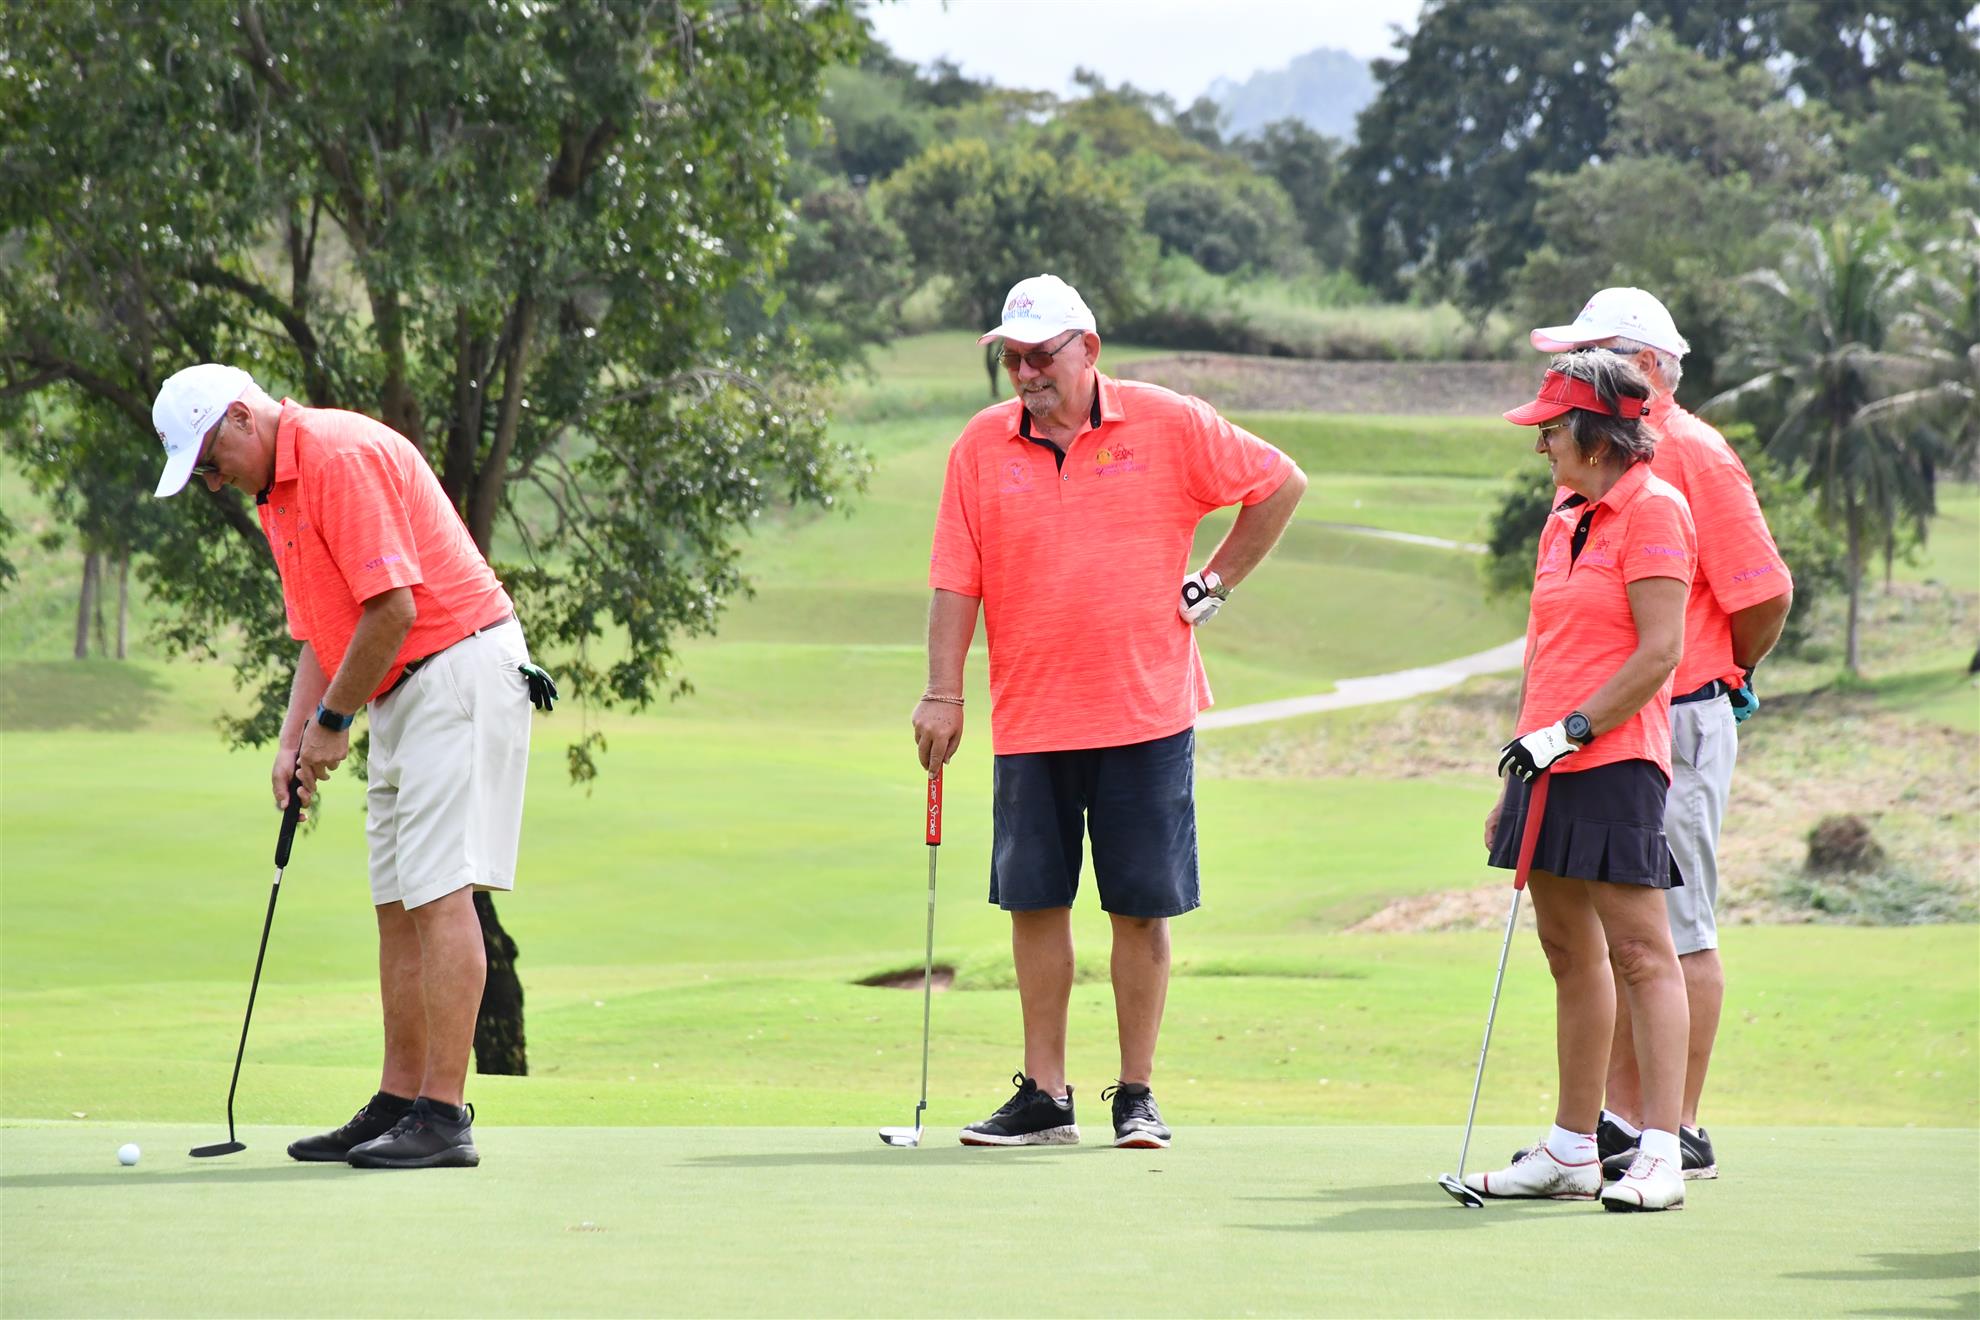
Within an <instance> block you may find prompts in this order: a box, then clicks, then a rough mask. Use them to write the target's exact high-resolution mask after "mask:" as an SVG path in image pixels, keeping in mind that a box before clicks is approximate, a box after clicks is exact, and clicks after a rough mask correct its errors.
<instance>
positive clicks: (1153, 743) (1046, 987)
mask: <svg viewBox="0 0 1980 1320" xmlns="http://www.w3.org/2000/svg"><path fill="white" fill-rule="evenodd" d="M992 339H1001V340H1003V344H1004V348H1003V364H1004V369H1005V371H1006V372H1008V373H1009V375H1010V378H1011V383H1012V385H1013V386H1015V388H1016V396H1017V397H1016V398H1014V399H1010V400H1007V401H1005V402H1004V403H1000V404H996V405H993V406H992V407H989V408H986V409H984V410H983V411H982V412H980V413H978V414H977V415H976V417H975V418H973V419H972V420H971V421H970V423H969V425H968V426H967V427H965V428H964V430H963V433H962V436H961V437H960V438H959V439H958V440H957V441H956V443H955V445H954V447H953V448H952V449H951V450H950V451H949V463H948V472H947V476H946V478H945V481H944V485H943V491H942V504H941V509H940V511H939V513H938V514H937V516H936V522H935V538H934V551H933V554H932V556H931V561H930V569H929V585H930V586H931V587H932V588H933V590H934V599H933V600H932V602H931V603H930V605H929V612H928V689H927V691H926V692H925V693H924V694H923V696H922V698H921V701H920V702H919V703H918V704H917V705H916V706H915V710H914V733H915V743H916V747H917V751H918V754H919V757H920V761H921V765H922V768H923V769H925V770H928V771H930V772H931V773H932V772H933V771H934V770H936V769H937V768H939V767H940V766H942V765H943V764H944V763H946V762H947V761H948V760H949V758H950V757H951V756H953V755H954V754H955V750H956V747H957V744H958V743H959V742H960V741H961V739H962V726H963V696H962V692H963V661H964V658H965V657H966V655H967V654H968V651H969V644H970V639H971V636H972V635H973V634H974V633H975V631H976V615H977V610H978V607H979V605H980V606H981V609H982V611H983V620H984V628H985V632H986V634H987V637H988V641H989V651H990V701H991V707H990V733H991V742H992V746H993V750H994V752H995V757H996V763H995V787H994V798H995V805H994V816H995V829H994V842H993V852H992V859H991V867H990V901H991V902H993V903H996V904H997V905H998V906H999V907H1002V908H1003V909H1004V910H1005V911H1007V912H1009V913H1010V914H1011V951H1012V957H1013V960H1014V962H1015V964H1016V969H1017V980H1018V996H1019V999H1020V1001H1021V1004H1022V1009H1023V1017H1024V1070H1023V1072H1022V1073H1020V1074H1019V1075H1018V1077H1017V1078H1015V1079H1014V1080H1015V1081H1016V1082H1017V1085H1018V1090H1017V1093H1016V1094H1015V1095H1014V1096H1012V1097H1011V1099H1010V1100H1009V1101H1008V1102H1007V1103H1006V1104H1005V1105H1004V1106H1003V1107H1002V1108H1001V1109H999V1110H998V1111H997V1112H996V1113H995V1114H993V1115H992V1116H991V1117H989V1118H987V1119H985V1120H983V1121H982V1122H980V1123H972V1124H970V1125H969V1126H968V1127H966V1128H964V1129H963V1131H962V1134H961V1136H962V1141H963V1144H965V1145H980V1146H1028V1145H1064V1144H1071V1143H1073V1142H1076V1141H1078V1140H1079V1126H1078V1123H1077V1122H1076V1120H1075V1117H1074V1112H1073V1098H1072V1087H1071V1086H1069V1085H1068V1084H1067V1082H1066V1061H1065V1054H1066V1018H1067V1009H1068V1005H1069V1003H1070V1000H1071V995H1072V985H1073V938H1072V904H1073V899H1074V897H1075V895H1076V894H1077V892H1078V887H1079V873H1080V862H1081V850H1082V835H1083V834H1090V835H1091V838H1092V846H1093V869H1094V877H1095V882H1096V884H1097V885H1098V887H1099V890H1100V904H1101V906H1102V907H1103V908H1104V909H1105V910H1106V911H1107V913H1108V916H1109V918H1110V920H1111V923H1112V927H1113V961H1112V971H1113V986H1114V1010H1115V1016H1116V1021H1117V1024H1118V1027H1119V1032H1120V1051H1121V1056H1120V1057H1121V1066H1120V1075H1119V1079H1118V1082H1117V1084H1116V1085H1115V1086H1114V1087H1113V1088H1111V1089H1110V1091H1108V1092H1103V1093H1102V1097H1101V1098H1102V1099H1109V1098H1111V1099H1112V1101H1113V1120H1114V1144H1115V1145H1117V1146H1145V1147H1163V1146H1167V1145H1168V1144H1169V1141H1170V1132H1169V1129H1168V1128H1167V1127H1165V1126H1164V1125H1163V1123H1162V1116H1161V1112H1160V1111H1159V1110H1158V1109H1157V1108H1156V1105H1155V1097H1154V1093H1153V1091H1152V1090H1151V1089H1150V1080H1151V1076H1152V1074H1153V1070H1154V1064H1155V1043H1156V1037H1157V1035H1158V1034H1159V1032H1160V1030H1161V1025H1162V1010H1163V1007H1164V1004H1165V1002H1166V1000H1167V996H1168V985H1169V928H1168V927H1169V918H1171V917H1174V916H1178V915H1180V914H1182V913H1184V912H1188V911H1190V910H1191V909H1193V908H1195V907H1197V906H1198V905H1199V902H1200V900H1199V897H1198V890H1197V867H1196V814H1195V813H1196V806H1195V776H1194V750H1195V743H1194V729H1195V724H1196V717H1197V713H1198V712H1199V711H1201V710H1202V709H1203V708H1204V707H1206V706H1208V705H1209V704H1210V687H1209V683H1208V681H1207V679H1206V677H1205V675H1204V672H1203V662H1202V659H1201V657H1200V656H1199V655H1198V654H1197V649H1196V637H1195V632H1194V629H1195V628H1196V627H1197V626H1199V625H1201V624H1204V623H1207V622H1208V621H1209V620H1210V618H1211V617H1212V616H1213V615H1215V613H1216V612H1217V610H1218V608H1219V607H1220V606H1222V605H1223V603H1224V601H1225V600H1226V598H1228V596H1229V595H1230V592H1231V589H1232V588H1233V587H1235V586H1236V585H1237V584H1238V583H1240V582H1242V581H1243V580H1244V578H1245V576H1246V575H1247V574H1249V573H1250V572H1251V570H1252V569H1253V568H1255V567H1257V565H1258V564H1259V562H1260V561H1262V560H1263V559H1264V558H1265V556H1266V554H1267V553H1268V552H1269V551H1270V550H1271V548H1272V546H1273V544H1274V543H1275V542H1277V540H1278V538H1279V534H1280V533H1281V532H1282V531H1283V530H1284V529H1285V526H1286V523H1287V522H1288V521H1289V520H1290V519H1291V518H1292V514H1293V509H1294V507H1295V506H1296V505H1297V504H1298V503H1299V499H1300V496H1301V494H1302V493H1303V492H1304V491H1305V489H1306V478H1305V476H1304V475H1303V474H1302V473H1301V472H1300V471H1299V469H1298V467H1297V466H1296V465H1295V464H1294V463H1293V462H1292V460H1291V459H1289V458H1287V457H1286V456H1285V455H1284V454H1282V453H1280V452H1279V451H1278V450H1277V449H1275V448H1273V447H1272V446H1271V445H1268V444H1266V443H1265V442H1264V441H1263V440H1260V439H1259V438H1258V437H1257V436H1254V435H1251V434H1249V433H1248V432H1246V431H1244V430H1241V429H1240V428H1238V427H1235V426H1233V425H1231V424H1230V423H1229V422H1227V421H1225V420H1224V419H1223V418H1222V417H1220V416H1218V415H1217V413H1216V411H1215V410H1214V409H1212V408H1211V407H1210V405H1208V404H1206V403H1204V402H1203V401H1202V400H1200V399H1191V398H1185V397H1183V396H1181V395H1177V394H1173V393H1171V392H1170V391H1168V390H1165V389H1162V388H1160V387H1159V386H1154V385H1146V384H1142V383H1140V382H1136V381H1125V380H1114V379H1111V378H1109V377H1107V376H1105V375H1102V374H1101V373H1100V372H1099V370H1098V369H1097V367H1096V364H1097V363H1098V361H1099V358H1100V336H1099V335H1098V334H1097V333H1096V327H1095V323H1094V319H1093V313H1092V312H1091V311H1089V310H1088V309H1087V306H1086V304H1085V302H1084V301H1082V300H1081V298H1080V296H1079V294H1078V293H1077V292H1076V291H1075V290H1074V289H1073V288H1072V286H1070V285H1068V284H1067V283H1065V282H1064V281H1063V280H1061V279H1059V278H1058V277H1056V276H1053V275H1038V276H1034V277H1032V278H1030V279H1027V280H1022V281H1020V282H1019V283H1018V284H1017V285H1016V286H1015V287H1013V288H1012V289H1011V292H1010V295H1009V297H1008V298H1007V299H1006V300H1005V303H1004V314H1003V319H1002V323H1001V324H999V325H998V326H997V327H996V328H995V329H992V330H991V331H990V332H989V333H987V334H985V335H984V336H983V337H982V340H981V341H980V342H984V343H987V342H989V341H990V340H992ZM1233 504H1241V505H1242V506H1243V507H1242V508H1241V509H1240V510H1239V512H1238V516H1237V521H1236V523H1235V524H1234V525H1233V526H1232V528H1231V530H1230V532H1229V533H1228V534H1227V535H1226V536H1225V538H1224V540H1223V543H1222V544H1221V545H1219V546H1218V547H1217V550H1216V553H1215V554H1213V555H1211V557H1210V560H1209V562H1208V563H1207V564H1205V565H1204V566H1203V568H1202V569H1201V570H1200V571H1197V572H1191V568H1190V563H1189V557H1190V551H1191V543H1192V540H1193V537H1194V534H1195V532H1196V527H1197V524H1198V523H1199V522H1201V521H1202V519H1203V518H1204V516H1205V515H1206V514H1208V513H1210V512H1211V511H1212V510H1213V509H1218V508H1223V507H1226V506H1229V505H1233Z"/></svg>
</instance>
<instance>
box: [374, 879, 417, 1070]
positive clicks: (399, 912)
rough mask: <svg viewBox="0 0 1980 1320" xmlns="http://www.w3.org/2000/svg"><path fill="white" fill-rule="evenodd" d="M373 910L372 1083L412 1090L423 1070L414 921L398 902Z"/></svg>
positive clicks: (383, 904)
mask: <svg viewBox="0 0 1980 1320" xmlns="http://www.w3.org/2000/svg"><path fill="white" fill-rule="evenodd" d="M376 910H377V912H378V998H379V1002H380V1003H381V1005H382V1006H383V1008H384V1011H385V1068H384V1072H383V1074H382V1075H381V1077H380V1079H379V1082H378V1089H379V1090H381V1091H383V1092H385V1093H386V1094H387V1095H397V1096H404V1097H405V1098H406V1099H408V1100H411V1099H412V1098H414V1097H415V1096H417V1095H418V1094H419V1093H420V1092H419V1086H420V1082H421V1080H422V1079H423V1078H424V1077H425V1076H426V1003H425V1001H424V1000H423V999H422V998H421V997H420V990H419V984H420V957H419V927H418V926H417V925H415V924H414V922H413V916H412V913H410V912H408V911H406V909H405V907H404V906H403V905H401V904H398V903H381V904H379V905H378V907H377V909H376Z"/></svg>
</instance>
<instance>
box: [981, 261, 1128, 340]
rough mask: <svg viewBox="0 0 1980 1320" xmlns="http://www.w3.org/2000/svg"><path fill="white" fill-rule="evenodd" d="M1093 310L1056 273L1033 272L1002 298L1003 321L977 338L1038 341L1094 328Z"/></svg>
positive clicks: (1077, 291)
mask: <svg viewBox="0 0 1980 1320" xmlns="http://www.w3.org/2000/svg"><path fill="white" fill-rule="evenodd" d="M1097 328H1098V327H1096V326H1095V325H1094V324H1093V309H1092V308H1090V307H1088V306H1087V305H1086V300H1085V299H1084V298H1082V297H1080V296H1079V290H1078V289H1075V288H1074V287H1073V286H1072V285H1070V284H1068V283H1066V282H1065V281H1064V280H1062V279H1060V278H1059V277H1058V276H1057V275H1033V276H1032V277H1031V278H1030V279H1028V280H1019V281H1018V282H1017V283H1016V284H1013V285H1012V286H1011V291H1010V293H1009V294H1008V295H1007V296H1006V297H1005V298H1004V322H1003V324H1002V325H1000V326H998V327H997V328H996V329H995V330H992V331H990V332H989V333H988V334H985V335H983V336H981V337H980V338H979V339H977V341H976V342H977V343H979V344H987V343H989V342H990V341H991V340H993V339H1015V340H1016V341H1017V342H1018V343H1020V344H1042V343H1044V342H1045V341H1046V340H1048V339H1051V338H1052V337H1053V336H1055V335H1062V334H1064V333H1065V332H1066V331H1068V330H1095V329H1097Z"/></svg>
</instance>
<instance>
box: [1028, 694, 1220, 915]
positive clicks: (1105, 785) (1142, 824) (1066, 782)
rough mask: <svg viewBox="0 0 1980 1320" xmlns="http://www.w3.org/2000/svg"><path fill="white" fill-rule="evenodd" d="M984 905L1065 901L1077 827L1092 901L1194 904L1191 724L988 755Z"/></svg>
mask: <svg viewBox="0 0 1980 1320" xmlns="http://www.w3.org/2000/svg"><path fill="white" fill-rule="evenodd" d="M995 780H996V787H995V789H994V792H993V796H994V798H995V814H996V832H995V838H994V841H993V843H992V846H991V850H990V901H991V902H992V903H995V904H996V905H997V906H998V907H1000V908H1003V909H1004V910H1005V911H1006V912H1035V911H1039V910H1042V909H1045V908H1062V907H1071V906H1072V902H1073V898H1074V897H1075V896H1076V895H1077V894H1078V893H1079V869H1080V857H1081V848H1080V840H1081V837H1082V829H1084V830H1085V831H1088V832H1090V833H1091V834H1092V836H1093V873H1094V876H1095V878H1096V880H1097V881H1098V883H1099V886H1100V906H1101V907H1102V908H1104V909H1105V910H1106V911H1108V912H1112V913H1115V914H1116V915H1118V916H1123V917H1173V916H1177V915H1180V914H1181V913H1184V912H1188V911H1190V910H1191V909H1192V908H1195V907H1197V906H1199V905H1200V904H1201V902H1202V899H1201V898H1200V897H1199V896H1198V893H1197V884H1196V730H1195V729H1184V730H1183V731H1182V732H1181V733H1175V734H1170V735H1169V736H1168V737H1166V738H1156V739H1154V740H1153V741H1150V742H1142V743H1129V744H1127V745H1126V746H1124V747H1090V748H1082V749H1080V750H1078V751H1072V752H1022V753H1019V754H1017V755H1015V756H999V757H997V758H996V772H995Z"/></svg>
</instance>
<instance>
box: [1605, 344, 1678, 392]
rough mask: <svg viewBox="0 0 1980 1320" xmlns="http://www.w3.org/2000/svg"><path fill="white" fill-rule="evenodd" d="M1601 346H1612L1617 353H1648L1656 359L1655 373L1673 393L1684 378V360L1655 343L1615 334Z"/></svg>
mask: <svg viewBox="0 0 1980 1320" xmlns="http://www.w3.org/2000/svg"><path fill="white" fill-rule="evenodd" d="M1602 347H1604V348H1613V349H1615V350H1616V351H1617V352H1619V353H1630V354H1636V353H1649V354H1652V355H1653V356H1654V357H1655V358H1656V360H1657V374H1658V375H1659V376H1661V377H1663V381H1664V388H1665V389H1667V390H1669V391H1670V392H1671V393H1673V394H1675V393H1676V392H1677V387H1678V382H1679V381H1681V380H1683V379H1684V362H1683V360H1682V359H1681V358H1679V357H1678V355H1677V354H1675V353H1670V352H1666V351H1665V350H1664V349H1661V348H1658V347H1657V346H1656V345H1655V344H1646V343H1644V342H1643V341H1642V340H1640V339H1631V338H1629V337H1628V336H1627V335H1617V336H1616V337H1615V338H1613V339H1611V340H1608V341H1607V342H1605V343H1604V344H1603V345H1602Z"/></svg>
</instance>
